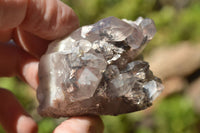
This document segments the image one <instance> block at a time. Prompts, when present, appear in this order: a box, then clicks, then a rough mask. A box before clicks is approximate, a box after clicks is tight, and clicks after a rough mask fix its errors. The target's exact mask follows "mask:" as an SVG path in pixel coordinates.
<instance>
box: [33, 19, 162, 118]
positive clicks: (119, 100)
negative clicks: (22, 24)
mask: <svg viewBox="0 0 200 133" xmlns="http://www.w3.org/2000/svg"><path fill="white" fill-rule="evenodd" d="M155 32H156V29H155V25H154V22H153V21H152V20H151V19H143V18H141V17H140V18H138V19H137V20H136V21H130V20H125V19H123V20H120V19H118V18H115V17H109V18H105V19H102V20H100V21H98V22H97V23H95V24H93V25H88V26H83V27H81V28H79V29H77V30H76V31H74V32H73V33H72V34H71V35H70V36H68V37H66V38H63V39H61V40H56V41H54V42H52V43H51V44H50V46H49V48H48V50H47V52H46V54H45V55H43V56H42V58H41V60H40V64H39V80H40V84H39V87H38V89H37V98H38V101H39V108H38V111H39V113H40V114H41V115H42V116H51V117H60V116H75V115H117V114H122V113H128V112H134V111H138V110H142V109H145V108H147V107H149V106H150V105H151V104H152V101H153V100H154V99H155V98H156V97H157V96H158V95H159V94H160V92H161V91H162V89H163V86H162V83H161V81H160V79H159V78H157V77H155V76H154V75H153V73H152V72H151V71H150V70H149V65H148V63H147V62H145V61H143V60H142V59H141V58H140V56H139V57H138V55H139V54H140V52H141V51H142V50H143V48H144V47H145V44H146V42H148V41H149V40H151V39H152V38H153V36H154V34H155Z"/></svg>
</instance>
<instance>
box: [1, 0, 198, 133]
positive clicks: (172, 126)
mask: <svg viewBox="0 0 200 133" xmlns="http://www.w3.org/2000/svg"><path fill="white" fill-rule="evenodd" d="M63 2H65V3H66V4H68V5H70V6H71V7H72V8H73V9H74V10H75V12H76V13H77V15H78V16H79V19H80V24H81V25H87V24H92V23H94V22H96V21H98V20H99V19H102V18H105V17H108V16H115V17H118V18H126V19H130V20H135V19H136V18H137V17H139V16H142V17H148V18H151V19H153V20H154V21H155V24H156V27H157V33H156V35H155V37H154V38H153V40H152V41H150V43H149V44H148V45H147V47H146V48H145V50H144V52H143V53H144V59H145V60H146V61H148V62H149V63H150V66H151V70H152V71H153V72H154V74H155V75H157V76H158V77H161V79H162V80H163V83H164V86H165V90H164V91H163V93H162V94H161V96H159V98H157V99H156V101H155V102H154V104H153V106H152V107H150V108H149V109H147V110H144V111H139V112H136V113H129V114H124V115H119V116H102V119H103V121H104V124H105V131H104V132H105V133H199V132H200V1H199V0H63ZM0 87H3V88H7V89H9V90H10V91H12V92H13V93H14V94H15V95H16V97H17V98H18V99H19V101H20V102H21V104H22V105H23V107H24V108H25V109H26V110H27V112H29V113H30V114H31V115H32V117H33V118H34V119H35V120H36V121H37V122H38V124H39V133H49V132H51V131H52V130H53V129H54V128H55V127H56V125H58V124H59V123H60V122H61V121H63V120H64V118H60V119H52V118H41V117H40V116H39V115H38V114H37V110H36V108H37V105H38V103H37V101H36V96H35V95H36V94H35V92H34V91H33V90H32V89H31V88H30V87H29V86H28V85H26V84H24V83H23V82H21V81H20V80H19V79H18V78H0ZM0 133H4V131H3V129H2V128H1V127H0Z"/></svg>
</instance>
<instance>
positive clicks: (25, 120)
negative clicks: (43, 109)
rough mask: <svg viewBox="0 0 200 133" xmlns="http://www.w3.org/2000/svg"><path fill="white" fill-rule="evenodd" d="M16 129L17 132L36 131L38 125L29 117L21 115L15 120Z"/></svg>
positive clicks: (33, 132) (27, 132)
mask: <svg viewBox="0 0 200 133" xmlns="http://www.w3.org/2000/svg"><path fill="white" fill-rule="evenodd" d="M16 130H17V133H37V131H38V127H37V124H36V123H35V121H34V120H33V119H32V118H31V117H29V116H25V115H21V116H20V117H19V119H18V120H17V125H16Z"/></svg>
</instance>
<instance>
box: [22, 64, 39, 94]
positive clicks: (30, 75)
mask: <svg viewBox="0 0 200 133" xmlns="http://www.w3.org/2000/svg"><path fill="white" fill-rule="evenodd" d="M38 64H39V63H38V61H33V62H29V63H27V64H25V65H24V66H23V68H22V76H23V77H24V79H25V80H26V82H27V83H28V84H29V85H30V86H31V87H32V88H33V89H35V90H36V89H37V87H38V82H39V81H38Z"/></svg>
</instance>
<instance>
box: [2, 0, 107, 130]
mask: <svg viewBox="0 0 200 133" xmlns="http://www.w3.org/2000/svg"><path fill="white" fill-rule="evenodd" d="M78 25H79V22H78V18H77V16H76V15H75V13H74V12H73V10H72V9H71V8H69V7H68V6H67V5H65V4H63V3H62V2H60V1H59V0H1V1H0V77H4V76H7V77H8V76H18V77H20V78H21V79H22V80H24V81H25V82H27V83H28V84H29V85H30V86H31V87H32V88H34V89H36V88H37V86H38V78H37V73H38V60H39V58H40V57H41V55H42V54H44V52H45V50H46V49H47V46H48V44H49V42H51V41H52V40H55V39H57V38H60V37H62V36H64V35H67V34H69V33H70V32H72V31H73V30H75V29H76V28H77V27H78ZM11 39H12V40H14V44H13V43H12V44H9V43H10V42H9V40H11ZM0 123H1V124H2V126H3V127H4V129H5V130H6V131H7V132H8V133H15V132H17V133H32V132H37V124H36V123H35V122H34V120H33V119H32V118H31V117H30V116H29V115H28V114H27V113H26V111H25V110H24V109H23V108H22V106H21V105H20V103H19V102H18V101H17V99H16V98H15V97H14V95H13V94H12V93H11V92H9V91H8V90H5V89H0ZM79 132H80V133H87V132H95V133H98V132H99V133H101V132H103V124H102V121H101V119H100V118H99V117H92V116H91V117H89V116H82V117H72V118H70V119H68V120H66V121H64V122H63V123H61V124H60V125H59V126H58V127H57V128H56V129H55V130H54V133H79Z"/></svg>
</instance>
